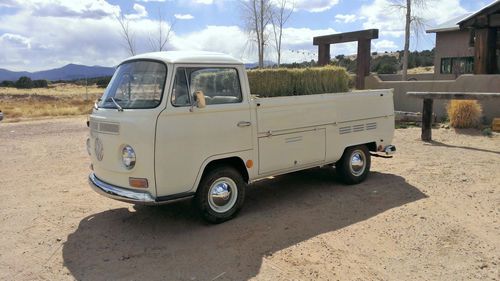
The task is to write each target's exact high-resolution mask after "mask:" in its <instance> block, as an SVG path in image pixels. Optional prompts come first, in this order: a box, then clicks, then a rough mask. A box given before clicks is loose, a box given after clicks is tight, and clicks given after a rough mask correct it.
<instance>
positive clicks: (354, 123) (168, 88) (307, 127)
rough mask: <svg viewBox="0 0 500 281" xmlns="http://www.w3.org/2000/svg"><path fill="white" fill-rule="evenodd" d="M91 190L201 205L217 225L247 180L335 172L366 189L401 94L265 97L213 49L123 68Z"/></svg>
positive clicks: (114, 84)
mask: <svg viewBox="0 0 500 281" xmlns="http://www.w3.org/2000/svg"><path fill="white" fill-rule="evenodd" d="M88 125H89V127H90V137H89V138H88V139H87V151H88V153H89V155H90V158H91V162H92V164H91V169H92V172H91V174H90V176H89V182H90V185H91V187H92V188H93V189H94V190H95V191H97V192H98V193H100V194H102V195H104V196H107V197H110V198H113V199H116V200H121V201H125V202H129V203H133V204H146V205H156V204H162V203H166V202H170V201H173V200H178V199H183V198H188V197H194V202H195V204H196V206H197V208H198V209H199V210H200V212H201V214H202V215H203V217H204V218H205V219H206V220H208V221H210V222H214V223H219V222H223V221H226V220H228V219H231V218H233V217H234V216H235V215H236V214H237V212H238V210H239V209H240V208H241V207H242V205H243V201H244V199H245V187H246V185H247V184H248V183H251V182H254V181H256V180H259V179H263V178H266V177H270V176H276V175H280V174H285V173H290V172H294V171H298V170H303V169H308V168H312V167H318V166H324V165H335V168H336V170H337V172H338V173H339V174H340V175H341V178H342V179H343V181H344V182H345V183H347V184H356V183H360V182H362V181H363V180H365V178H366V177H367V175H368V173H369V170H370V156H371V154H372V153H373V154H377V153H380V154H392V153H393V152H395V147H394V146H392V145H391V141H392V138H393V134H394V105H393V96H392V91H391V90H377V91H358V92H351V93H337V94H320V95H309V96H290V97H276V98H259V97H255V96H252V95H251V93H250V88H249V85H248V79H247V75H246V71H245V67H244V65H243V63H242V62H241V61H239V60H236V59H234V58H232V57H230V56H227V55H224V54H218V53H205V52H157V53H149V54H143V55H139V56H135V57H132V58H129V59H127V60H125V61H124V62H122V63H121V64H120V65H119V66H118V68H117V70H116V72H115V74H114V76H113V78H112V79H111V81H110V83H109V85H108V87H107V89H106V91H105V93H104V95H103V96H102V98H100V99H99V100H98V101H97V102H96V104H95V106H94V109H93V112H92V114H91V115H90V117H89V122H88Z"/></svg>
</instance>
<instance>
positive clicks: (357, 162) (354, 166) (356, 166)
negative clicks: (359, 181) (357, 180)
mask: <svg viewBox="0 0 500 281" xmlns="http://www.w3.org/2000/svg"><path fill="white" fill-rule="evenodd" d="M350 168H351V173H352V174H353V175H354V176H357V177H358V176H360V175H362V174H363V172H364V171H365V168H366V159H365V154H364V153H363V151H361V150H355V151H354V152H353V153H352V154H351V165H350Z"/></svg>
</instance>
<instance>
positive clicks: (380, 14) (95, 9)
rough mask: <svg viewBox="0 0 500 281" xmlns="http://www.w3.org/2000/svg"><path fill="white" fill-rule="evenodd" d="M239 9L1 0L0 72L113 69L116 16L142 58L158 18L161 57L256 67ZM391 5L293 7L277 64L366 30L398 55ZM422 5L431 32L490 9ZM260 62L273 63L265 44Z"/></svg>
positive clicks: (398, 23)
mask: <svg viewBox="0 0 500 281" xmlns="http://www.w3.org/2000/svg"><path fill="white" fill-rule="evenodd" d="M240 1H245V0H184V1H180V0H129V1H124V0H107V1H105V0H79V1H71V0H0V50H1V52H0V68H6V69H10V70H28V71H35V70H43V69H49V68H54V67H60V66H63V65H65V64H68V63H78V64H85V65H104V66H113V65H116V64H117V63H119V62H120V61H121V60H123V59H124V58H126V57H128V53H127V51H126V48H124V46H123V43H124V41H123V40H122V38H121V37H120V26H119V24H118V22H117V20H116V16H117V15H120V14H122V15H124V16H125V17H126V18H127V19H128V20H129V22H130V23H129V24H130V28H131V30H132V32H133V34H134V37H135V40H136V49H137V52H138V53H143V52H148V51H152V47H151V44H149V38H156V37H157V33H158V24H159V23H158V14H159V13H160V12H161V14H162V16H163V18H164V19H165V20H166V21H165V23H164V27H165V28H168V27H169V25H170V24H172V23H175V24H174V27H173V32H172V33H171V37H170V39H169V43H168V45H167V48H168V50H205V51H218V52H224V53H229V54H231V55H233V56H235V57H237V58H240V59H242V60H243V61H245V62H255V61H256V60H257V55H256V47H255V46H254V44H253V41H252V40H250V39H249V36H248V33H247V32H246V31H245V28H244V24H243V20H242V9H241V3H239V2H240ZM271 1H276V0H271ZM289 1H290V2H292V1H293V0H289ZM391 1H397V0H357V1H356V0H294V7H295V8H294V12H293V13H292V16H291V17H290V20H289V21H288V22H287V24H286V26H285V30H284V38H283V44H284V46H283V56H282V57H283V61H284V62H294V61H303V60H311V59H315V58H316V52H317V51H316V48H315V47H314V46H313V45H312V37H314V36H318V35H327V34H332V33H338V32H348V31H355V30H361V29H367V28H379V29H380V38H379V39H378V40H375V41H373V44H372V49H373V51H378V52H384V51H395V50H400V49H402V45H403V28H404V25H403V24H404V17H403V15H402V14H401V12H399V11H397V10H396V9H394V8H391V4H390V2H391ZM427 2H428V3H427V7H426V8H424V9H418V10H416V11H415V13H416V14H417V15H418V16H420V17H422V18H423V19H424V20H425V23H426V25H427V26H428V27H432V26H435V25H438V24H440V23H443V22H445V21H447V20H449V19H452V18H455V17H457V16H458V15H461V14H464V13H467V12H473V11H476V10H478V9H480V8H481V7H484V6H486V5H487V4H489V3H491V2H494V1H493V0H427ZM412 42H413V43H412V49H418V50H422V49H430V48H432V47H433V46H434V35H433V34H430V35H425V34H424V35H422V36H420V37H419V38H418V39H417V38H414V39H413V40H412ZM355 52H356V44H355V43H347V44H341V45H338V46H334V47H332V57H333V56H335V55H338V54H347V55H348V54H353V53H355ZM266 60H271V61H276V52H275V51H274V48H273V46H272V44H269V46H268V48H267V52H266Z"/></svg>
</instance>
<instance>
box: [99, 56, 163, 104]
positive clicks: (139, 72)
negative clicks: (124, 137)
mask: <svg viewBox="0 0 500 281" xmlns="http://www.w3.org/2000/svg"><path fill="white" fill-rule="evenodd" d="M166 76H167V67H166V66H165V65H164V64H163V63H159V62H153V61H133V62H127V63H124V64H121V65H120V66H119V67H118V69H117V70H116V72H115V74H114V75H113V78H112V79H111V81H110V82H109V85H108V87H107V88H106V91H105V92H104V95H103V96H102V98H101V99H100V100H99V103H98V107H100V108H117V109H140V108H154V107H157V106H158V105H159V104H160V102H161V98H162V95H163V87H164V85H165V78H166Z"/></svg>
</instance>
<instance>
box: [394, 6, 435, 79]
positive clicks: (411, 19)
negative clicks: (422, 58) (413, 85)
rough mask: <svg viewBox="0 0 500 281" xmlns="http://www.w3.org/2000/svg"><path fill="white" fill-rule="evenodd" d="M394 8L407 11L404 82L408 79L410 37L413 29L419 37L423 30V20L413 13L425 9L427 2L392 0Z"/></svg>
mask: <svg viewBox="0 0 500 281" xmlns="http://www.w3.org/2000/svg"><path fill="white" fill-rule="evenodd" d="M392 2H393V6H394V7H396V8H398V9H400V10H403V11H406V16H405V46H404V51H403V62H402V64H403V70H402V74H403V75H402V81H406V80H407V78H408V57H409V53H410V36H411V29H412V28H413V30H414V31H415V34H416V35H418V33H419V31H421V30H423V19H422V18H420V17H418V16H416V15H414V14H413V13H412V11H413V8H424V7H425V4H426V2H427V0H392Z"/></svg>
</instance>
